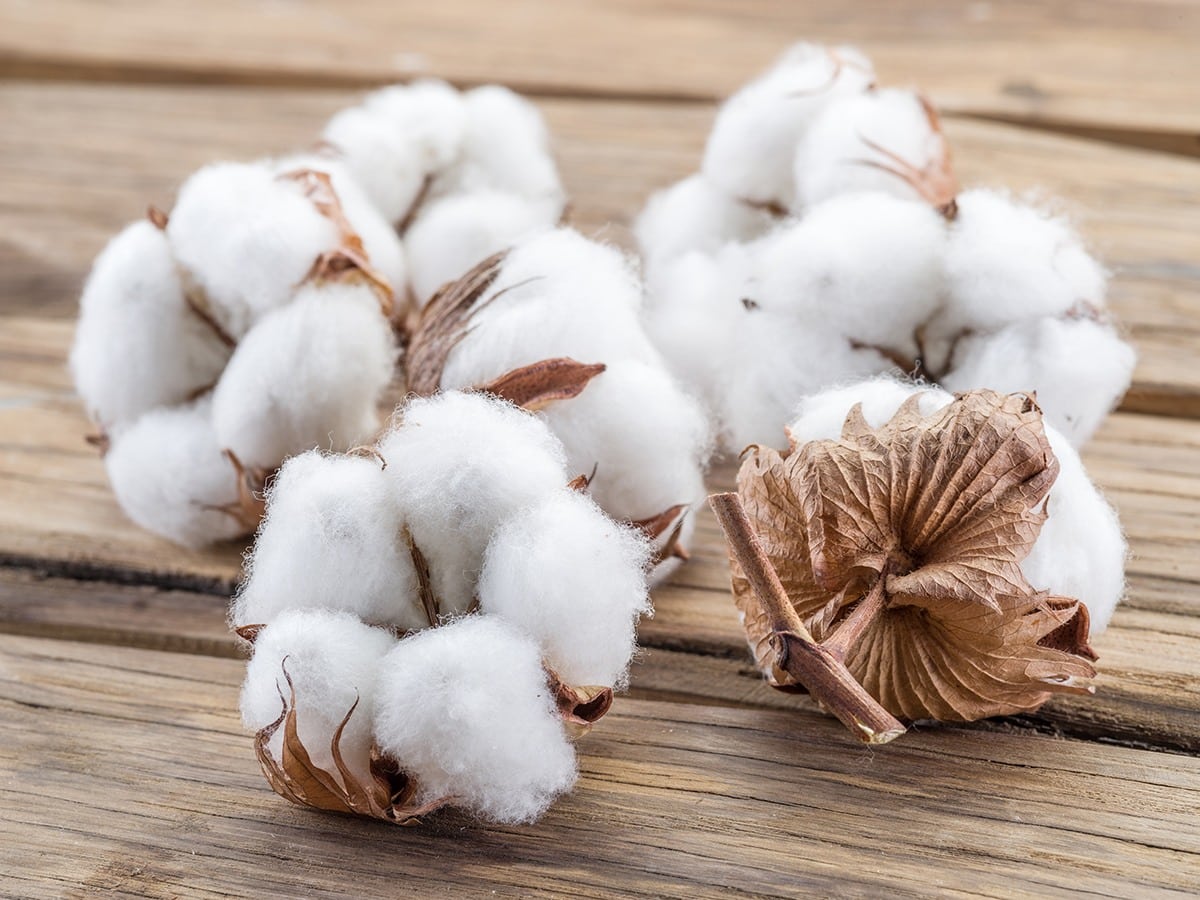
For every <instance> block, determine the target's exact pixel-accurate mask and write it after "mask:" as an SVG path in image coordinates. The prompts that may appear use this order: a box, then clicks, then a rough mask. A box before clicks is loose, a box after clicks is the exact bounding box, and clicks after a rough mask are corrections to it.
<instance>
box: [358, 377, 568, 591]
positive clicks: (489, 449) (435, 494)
mask: <svg viewBox="0 0 1200 900" xmlns="http://www.w3.org/2000/svg"><path fill="white" fill-rule="evenodd" d="M398 415H399V416H400V417H401V424H400V425H399V426H398V427H396V428H395V429H394V430H392V431H391V432H389V433H388V434H387V435H385V436H384V438H383V439H382V440H381V441H380V443H379V451H380V453H381V454H382V455H383V457H384V459H386V460H387V464H388V465H387V469H386V470H385V473H386V474H387V475H388V476H389V477H390V479H391V482H392V486H393V487H392V489H393V491H394V492H395V493H394V495H393V496H394V497H395V498H396V502H397V503H398V504H399V505H400V507H401V509H402V510H403V511H404V514H405V517H406V521H407V522H408V527H409V529H410V531H411V532H412V537H413V541H414V543H415V544H416V546H417V547H418V548H419V549H420V551H421V552H422V553H423V554H424V555H425V558H426V560H427V561H428V563H429V568H430V580H431V582H432V587H433V592H434V594H435V596H436V597H437V599H438V603H439V609H440V611H441V612H442V613H443V614H446V615H448V614H452V613H458V612H464V611H466V610H467V609H469V608H470V606H471V604H472V602H473V600H474V598H475V586H476V581H477V580H478V577H479V571H480V569H481V567H482V566H483V554H484V551H485V550H486V549H487V544H488V541H489V540H490V539H491V536H492V532H493V531H495V529H496V527H497V526H498V525H499V524H500V523H501V522H502V521H504V520H505V519H507V518H508V517H509V516H511V515H513V514H515V513H516V512H518V511H519V510H521V509H524V508H525V507H527V506H531V505H533V504H534V503H536V502H538V501H539V500H540V499H541V498H542V497H545V496H546V495H548V494H551V493H553V492H555V491H557V490H559V489H561V488H562V486H563V485H565V484H566V483H567V481H569V480H570V477H571V476H569V475H567V471H566V468H565V466H564V458H563V449H562V445H561V444H560V443H559V442H558V439H557V438H555V437H554V435H553V434H551V433H550V430H549V429H548V428H547V427H546V426H545V424H544V423H543V422H541V421H539V420H538V419H536V418H535V417H534V416H532V415H530V414H529V413H526V412H524V411H523V410H520V409H517V408H516V407H515V406H512V405H511V404H508V403H504V402H502V401H499V400H496V399H494V398H491V397H488V396H485V395H483V394H464V393H458V392H447V393H443V394H437V395H435V396H433V397H430V398H427V399H414V400H412V401H410V402H409V403H408V404H407V405H406V406H404V407H403V408H402V409H401V410H399V411H398Z"/></svg>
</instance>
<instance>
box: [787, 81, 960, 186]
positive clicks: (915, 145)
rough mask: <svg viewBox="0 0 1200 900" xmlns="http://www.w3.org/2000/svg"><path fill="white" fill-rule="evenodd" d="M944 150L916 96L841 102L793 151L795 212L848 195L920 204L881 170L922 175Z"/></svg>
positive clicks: (900, 93)
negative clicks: (874, 193) (864, 194)
mask: <svg viewBox="0 0 1200 900" xmlns="http://www.w3.org/2000/svg"><path fill="white" fill-rule="evenodd" d="M872 145H874V146H872ZM944 147H945V144H944V139H943V138H942V136H941V135H940V134H939V133H938V132H937V131H935V130H934V127H933V124H932V123H931V122H930V119H929V114H928V112H927V111H926V108H925V106H924V105H923V104H922V102H921V98H920V96H919V95H918V94H917V93H915V92H914V91H906V90H898V89H895V88H887V89H884V90H876V91H869V92H866V93H861V94H857V95H854V96H848V97H841V98H839V99H838V101H837V102H836V103H830V104H828V105H826V106H825V108H824V109H823V110H822V112H821V114H820V116H819V117H818V118H817V119H816V121H814V122H813V123H812V127H811V128H810V129H809V130H808V132H807V134H805V135H804V137H803V139H802V140H801V141H800V144H799V146H798V148H797V150H796V158H795V179H796V205H795V208H796V209H797V210H799V209H804V208H807V207H809V206H811V205H813V204H815V203H820V202H821V201H822V200H826V199H828V198H830V197H835V196H837V195H838V194H844V193H849V192H852V191H882V192H884V193H887V194H891V195H893V196H896V197H900V198H902V199H905V200H913V201H920V200H921V195H920V194H919V193H918V192H917V191H916V189H914V188H913V186H912V185H911V184H910V183H909V182H908V181H907V180H905V178H903V177H900V176H899V175H897V174H895V173H894V171H886V170H885V168H886V169H889V170H903V168H904V164H907V165H908V166H911V167H912V169H915V170H918V171H919V170H922V169H926V168H928V167H930V166H931V165H936V164H938V163H937V161H938V160H939V159H940V154H942V153H943V152H944ZM897 157H898V158H899V159H897Z"/></svg>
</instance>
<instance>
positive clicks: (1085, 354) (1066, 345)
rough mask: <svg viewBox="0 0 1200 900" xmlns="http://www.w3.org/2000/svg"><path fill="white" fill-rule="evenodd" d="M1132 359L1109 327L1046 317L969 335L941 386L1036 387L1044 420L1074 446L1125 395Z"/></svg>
mask: <svg viewBox="0 0 1200 900" xmlns="http://www.w3.org/2000/svg"><path fill="white" fill-rule="evenodd" d="M1136 361H1137V354H1136V353H1135V352H1134V350H1133V347H1131V346H1130V345H1129V344H1127V343H1125V342H1124V341H1122V340H1121V338H1120V337H1119V336H1118V335H1117V333H1116V330H1115V329H1114V328H1113V327H1112V326H1111V325H1108V324H1103V323H1100V322H1094V321H1092V320H1090V319H1074V318H1069V317H1068V318H1049V317H1046V318H1040V319H1032V320H1029V321H1025V322H1018V323H1016V324H1014V325H1009V326H1008V327H1007V328H1003V329H1001V330H1000V331H997V332H995V333H992V334H972V335H967V336H966V337H964V338H963V339H962V340H961V341H960V342H959V344H958V347H957V349H956V352H955V354H954V364H953V368H951V370H950V371H949V372H947V373H946V375H945V377H943V378H942V384H943V385H944V386H945V387H946V389H947V390H951V391H966V390H970V389H972V388H981V387H987V388H991V389H992V390H996V391H1003V392H1005V393H1013V392H1016V391H1025V392H1029V393H1033V392H1036V393H1037V401H1038V405H1039V406H1041V408H1042V411H1043V412H1044V413H1045V415H1046V420H1047V421H1048V422H1050V423H1051V424H1053V425H1054V426H1056V427H1057V428H1058V429H1059V430H1060V431H1061V432H1062V433H1063V434H1064V436H1065V437H1066V438H1067V439H1068V440H1069V441H1070V442H1071V444H1072V445H1074V446H1076V447H1078V446H1081V445H1082V444H1084V443H1085V442H1086V441H1087V440H1088V438H1090V437H1091V436H1092V434H1093V433H1094V432H1095V430H1096V429H1097V428H1098V427H1099V426H1100V423H1101V422H1102V421H1104V417H1105V416H1106V415H1107V414H1108V413H1109V412H1110V411H1111V410H1112V408H1113V407H1114V406H1115V405H1116V403H1117V401H1118V400H1119V399H1120V397H1121V395H1122V394H1124V393H1125V391H1126V389H1127V388H1128V387H1129V382H1130V379H1131V378H1132V377H1133V367H1134V363H1135V362H1136Z"/></svg>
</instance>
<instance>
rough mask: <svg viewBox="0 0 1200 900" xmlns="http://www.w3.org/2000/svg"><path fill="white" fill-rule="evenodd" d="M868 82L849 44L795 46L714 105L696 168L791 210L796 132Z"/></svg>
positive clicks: (760, 201)
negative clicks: (715, 110) (700, 161)
mask: <svg viewBox="0 0 1200 900" xmlns="http://www.w3.org/2000/svg"><path fill="white" fill-rule="evenodd" d="M874 80H875V74H874V71H873V70H872V67H871V63H870V61H869V60H868V59H867V58H866V57H865V56H863V55H862V54H861V53H859V52H858V51H857V50H855V49H854V48H851V47H837V48H827V47H822V46H820V45H818V44H803V43H802V44H796V45H795V46H793V47H792V48H790V49H789V50H788V51H787V52H786V53H784V54H783V56H781V57H780V58H779V60H778V61H777V62H776V63H775V65H774V66H773V67H772V68H770V69H768V70H767V71H766V72H765V73H764V74H762V75H761V76H759V77H758V78H756V79H755V80H754V81H751V82H750V83H749V84H747V85H746V86H744V87H743V88H741V89H740V90H739V91H738V92H737V93H735V94H734V95H733V96H732V97H730V98H729V99H728V100H726V101H725V103H723V104H722V105H721V108H720V110H719V111H718V113H717V118H716V121H715V122H714V123H713V128H712V132H711V133H710V134H709V137H708V144H707V146H706V147H705V150H704V162H703V164H702V166H701V171H702V172H703V173H704V175H705V176H706V177H707V178H708V179H709V180H710V181H711V182H712V183H713V184H715V185H717V186H719V187H720V188H721V189H722V190H723V191H724V192H725V193H727V194H728V195H729V196H730V197H733V198H737V199H739V200H743V201H746V202H748V203H752V204H757V205H760V206H766V207H772V208H775V209H778V210H786V209H788V208H790V207H791V206H792V203H793V201H794V199H795V188H794V184H793V176H792V166H793V161H794V159H795V156H796V145H797V143H798V142H799V140H800V138H801V136H802V135H803V134H804V132H805V130H806V129H807V128H808V127H809V126H810V125H811V124H812V122H813V120H814V119H815V118H816V116H817V115H818V114H819V113H820V112H821V111H822V110H823V109H824V108H825V107H826V106H827V105H828V104H830V103H831V102H834V101H835V100H838V99H840V98H842V97H846V96H853V95H855V94H859V93H862V92H863V91H865V90H867V89H868V88H869V87H870V86H871V84H872V83H873V82H874Z"/></svg>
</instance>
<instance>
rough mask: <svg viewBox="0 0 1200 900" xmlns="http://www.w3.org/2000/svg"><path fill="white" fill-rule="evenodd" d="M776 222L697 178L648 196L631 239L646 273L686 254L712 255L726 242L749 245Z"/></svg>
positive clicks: (767, 214)
mask: <svg viewBox="0 0 1200 900" xmlns="http://www.w3.org/2000/svg"><path fill="white" fill-rule="evenodd" d="M776 221H777V219H776V217H775V216H773V215H771V213H769V212H767V211H766V210H763V209H760V208H757V207H755V206H753V205H752V204H749V203H744V202H742V201H740V200H738V199H736V198H734V197H731V196H730V195H729V194H727V193H725V192H724V191H722V190H720V189H719V188H718V187H716V185H714V184H713V183H712V182H710V181H709V180H708V179H707V178H706V177H705V176H704V175H702V174H699V173H697V174H695V175H691V176H689V177H688V178H685V179H683V180H682V181H679V182H676V183H675V184H673V185H671V186H670V187H669V188H665V189H663V190H661V191H659V192H657V193H656V194H654V195H653V196H651V198H650V199H649V201H647V203H646V206H645V208H644V209H643V210H642V212H641V213H640V214H639V215H638V218H637V222H636V223H635V224H634V235H635V237H636V238H637V242H638V247H639V248H640V250H641V253H642V258H643V259H645V260H646V265H647V268H649V269H654V268H655V267H656V266H659V265H661V264H663V263H665V262H667V261H669V260H673V259H676V258H678V257H679V256H681V255H683V254H685V253H688V252H689V251H700V252H703V253H715V252H717V251H718V250H720V249H721V247H723V246H724V245H726V244H727V243H729V242H730V241H751V240H754V239H755V238H757V237H760V236H761V235H763V234H766V233H767V232H768V231H769V230H770V229H771V228H772V227H773V225H774V224H775V223H776Z"/></svg>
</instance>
